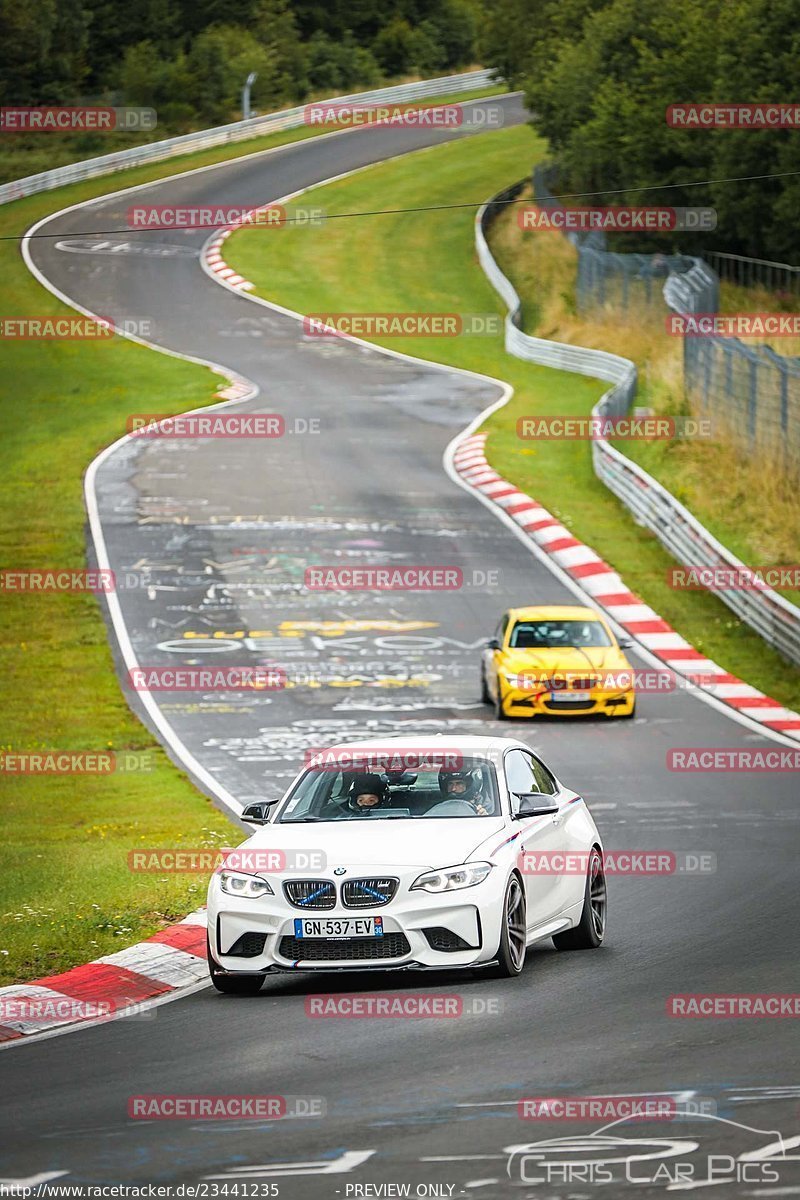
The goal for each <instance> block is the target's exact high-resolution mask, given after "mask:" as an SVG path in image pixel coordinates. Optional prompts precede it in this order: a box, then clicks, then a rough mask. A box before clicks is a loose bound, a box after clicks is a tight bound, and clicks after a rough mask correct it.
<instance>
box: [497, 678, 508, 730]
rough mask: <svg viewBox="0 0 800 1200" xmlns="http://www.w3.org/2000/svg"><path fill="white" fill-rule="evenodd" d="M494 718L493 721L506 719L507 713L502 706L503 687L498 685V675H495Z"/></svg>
mask: <svg viewBox="0 0 800 1200" xmlns="http://www.w3.org/2000/svg"><path fill="white" fill-rule="evenodd" d="M494 719H495V721H507V720H508V719H509V718H508V713H507V712H506V710H505V709H504V708H503V689H502V687H501V685H500V676H499V675H498V677H497V699H496V700H495V702H494Z"/></svg>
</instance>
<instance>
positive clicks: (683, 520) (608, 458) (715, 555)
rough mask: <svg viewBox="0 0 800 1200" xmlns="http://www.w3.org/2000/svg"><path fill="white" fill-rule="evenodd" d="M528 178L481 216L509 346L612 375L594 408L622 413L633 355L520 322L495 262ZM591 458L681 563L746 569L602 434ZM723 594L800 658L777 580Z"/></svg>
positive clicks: (546, 361) (794, 611) (543, 361)
mask: <svg viewBox="0 0 800 1200" xmlns="http://www.w3.org/2000/svg"><path fill="white" fill-rule="evenodd" d="M526 183H527V180H521V181H520V182H519V183H516V184H514V185H512V186H511V187H509V188H505V189H504V190H503V191H502V192H499V193H498V194H497V195H496V196H495V197H493V199H492V200H490V201H489V202H488V203H487V204H485V205H484V206H483V207H482V208H481V209H480V210H479V211H478V213H477V216H476V218H475V247H476V251H477V255H478V261H479V262H480V264H481V266H482V267H483V270H484V272H485V273H486V275H487V277H488V279H489V281H490V283H491V284H492V286H493V287H494V289H495V291H497V292H498V293H499V294H500V296H501V297H502V298H503V300H504V301H505V303H506V305H507V306H508V309H509V311H508V314H507V316H506V321H505V346H506V350H507V351H508V352H509V354H513V355H514V356H515V358H521V359H525V360H526V361H527V362H534V363H537V364H539V365H540V366H546V367H556V368H558V369H559V370H563V371H574V372H576V373H579V374H581V375H591V376H594V377H595V378H597V379H603V380H607V381H609V382H611V383H613V384H614V387H612V388H610V389H609V390H608V391H607V392H605V393H604V394H603V395H602V396H601V398H600V400H599V401H598V403H597V404H596V405H595V406H594V408H593V409H592V416H597V417H601V418H602V417H617V416H624V415H625V414H626V413H627V412H628V411H629V410H630V407H631V405H632V403H633V400H634V398H635V395H636V366H635V364H634V363H632V362H631V360H630V359H628V358H623V357H622V356H621V355H618V354H609V353H607V352H606V351H604V350H589V349H586V348H585V347H582V346H570V345H568V344H566V343H563V342H551V341H548V340H547V339H545V338H537V337H533V336H532V335H530V334H527V333H523V331H522V330H521V329H520V324H521V319H520V310H521V301H520V298H519V296H518V294H517V291H516V289H515V287H514V285H513V284H512V282H511V280H510V279H508V278H507V277H506V276H505V275H504V274H503V272H502V271H501V270H500V267H499V266H498V265H497V262H496V261H495V258H494V256H493V254H492V252H491V250H490V249H489V244H488V242H487V240H486V231H487V230H488V228H489V225H490V224H491V222H492V220H493V219H494V217H495V216H496V214H497V213H498V211H500V209H501V208H502V207H503V205H504V202H507V201H509V200H514V199H516V197H517V196H518V195H519V194H520V193H521V191H522V189H523V187H524V186H525V184H526ZM677 278H680V277H677ZM592 463H593V466H594V471H595V474H596V475H597V476H598V478H599V479H601V480H602V482H603V483H604V484H605V485H606V487H608V488H609V489H610V490H611V491H612V492H613V493H614V495H615V496H617V497H618V498H619V499H620V500H621V501H622V503H623V504H624V505H625V506H626V508H628V509H629V511H630V512H631V513H632V514H633V517H634V520H636V521H637V522H638V523H639V524H640V525H643V526H645V527H646V528H647V529H650V530H651V531H652V532H653V533H654V534H655V535H656V537H657V538H658V540H659V541H660V542H661V544H662V545H663V546H664V547H665V548H666V549H667V550H668V551H669V552H670V554H672V555H673V557H674V558H676V559H677V560H678V562H679V563H681V564H682V565H683V566H686V567H718V568H724V569H728V570H732V571H747V567H746V565H745V564H744V563H743V562H742V561H741V560H740V559H738V558H736V556H735V555H733V554H731V552H730V551H729V550H727V549H726V548H725V546H723V545H722V544H721V543H720V542H718V541H717V539H716V538H715V537H714V536H713V535H712V534H711V533H710V532H709V530H708V529H706V528H705V526H704V525H701V523H700V522H699V521H698V520H697V519H696V517H694V516H693V515H692V513H691V512H689V510H688V509H687V508H686V507H685V506H684V505H683V504H681V503H680V501H678V500H676V499H675V497H674V496H673V495H672V493H671V492H669V491H668V490H667V489H666V488H665V487H664V486H663V485H662V484H660V483H659V482H658V480H656V479H654V478H653V477H652V475H648V473H647V472H646V471H644V470H642V468H641V467H639V466H638V465H637V464H636V463H633V462H631V460H630V459H628V458H626V457H625V455H624V454H621V453H620V451H619V450H617V449H616V448H615V447H614V446H611V445H610V444H609V443H608V442H607V441H606V440H605V439H604V438H597V439H595V440H593V442H592ZM718 595H719V598H720V600H722V601H723V602H724V603H725V604H727V606H728V607H729V608H730V609H732V610H733V612H735V613H736V615H737V616H738V617H740V618H741V620H743V621H744V622H745V623H746V624H747V625H749V626H750V627H751V628H752V629H754V630H755V631H756V632H757V633H758V634H760V635H761V637H763V639H764V640H765V641H766V642H768V643H769V645H771V646H774V647H775V649H776V650H778V651H779V652H780V653H781V654H783V655H784V656H785V657H786V658H788V659H789V660H790V661H791V662H793V663H798V664H800V609H798V608H796V607H795V605H793V604H790V603H789V601H788V600H785V599H784V598H783V597H782V596H779V595H778V594H777V592H775V591H773V590H772V589H771V588H764V589H763V590H762V589H759V590H753V591H732V590H731V591H720V592H719V593H718Z"/></svg>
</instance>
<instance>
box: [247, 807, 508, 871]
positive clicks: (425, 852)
mask: <svg viewBox="0 0 800 1200" xmlns="http://www.w3.org/2000/svg"><path fill="white" fill-rule="evenodd" d="M503 829H504V823H503V820H502V818H500V817H463V818H458V817H452V818H449V819H445V818H442V819H440V820H435V819H434V818H420V819H417V820H414V819H413V818H410V819H407V820H384V819H380V818H378V819H376V818H373V817H360V818H357V819H354V820H351V821H330V822H327V821H326V822H312V823H309V824H301V823H299V822H298V823H297V824H296V825H292V824H285V825H265V826H264V827H263V828H261V829H259V830H258V832H257V833H255V834H254V835H253V837H252V838H251V839H250V840H249V841H248V842H246V843H245V844H246V846H247V848H248V849H249V850H255V849H270V850H285V851H289V850H318V851H322V853H323V854H325V855H326V861H327V864H328V868H329V869H332V868H333V867H337V866H343V867H348V866H353V867H356V866H358V867H367V866H375V867H384V868H387V867H401V866H408V867H420V868H426V867H430V868H434V867H449V866H452V865H453V864H455V863H460V862H464V861H465V860H466V859H467V858H469V857H470V855H471V853H472V852H473V850H475V849H476V848H477V847H478V846H480V845H481V844H482V843H483V842H485V841H486V840H487V838H491V837H494V836H495V835H497V834H498V833H500V832H501V831H502V830H503Z"/></svg>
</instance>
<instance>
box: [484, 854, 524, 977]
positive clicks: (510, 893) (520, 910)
mask: <svg viewBox="0 0 800 1200" xmlns="http://www.w3.org/2000/svg"><path fill="white" fill-rule="evenodd" d="M526 934H527V924H526V907H525V890H524V888H523V886H522V883H521V881H520V878H519V876H518V875H512V876H511V878H510V879H509V881H508V884H507V885H506V894H505V898H504V900H503V928H502V931H501V933H500V945H499V947H498V949H497V964H496V966H495V967H494V968H493V969H492V974H493V975H494V976H495V978H500V979H513V978H516V976H517V975H520V974H521V973H522V968H523V967H524V965H525V943H526V940H527V938H526Z"/></svg>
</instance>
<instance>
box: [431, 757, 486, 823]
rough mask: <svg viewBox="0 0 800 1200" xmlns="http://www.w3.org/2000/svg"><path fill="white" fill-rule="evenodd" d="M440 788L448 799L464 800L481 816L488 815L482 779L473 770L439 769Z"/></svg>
mask: <svg viewBox="0 0 800 1200" xmlns="http://www.w3.org/2000/svg"><path fill="white" fill-rule="evenodd" d="M439 790H440V791H441V793H442V795H443V796H444V797H445V798H446V799H447V800H464V801H466V803H467V804H469V806H470V808H472V809H473V810H474V811H475V812H476V813H477V815H478V816H479V817H488V816H489V810H488V809H487V808H485V807H484V805H483V804H482V803H481V794H480V791H481V785H480V780H476V779H475V776H474V775H473V773H472V772H471V771H448V770H446V769H445V768H444V767H442V768H441V770H440V771H439Z"/></svg>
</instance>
